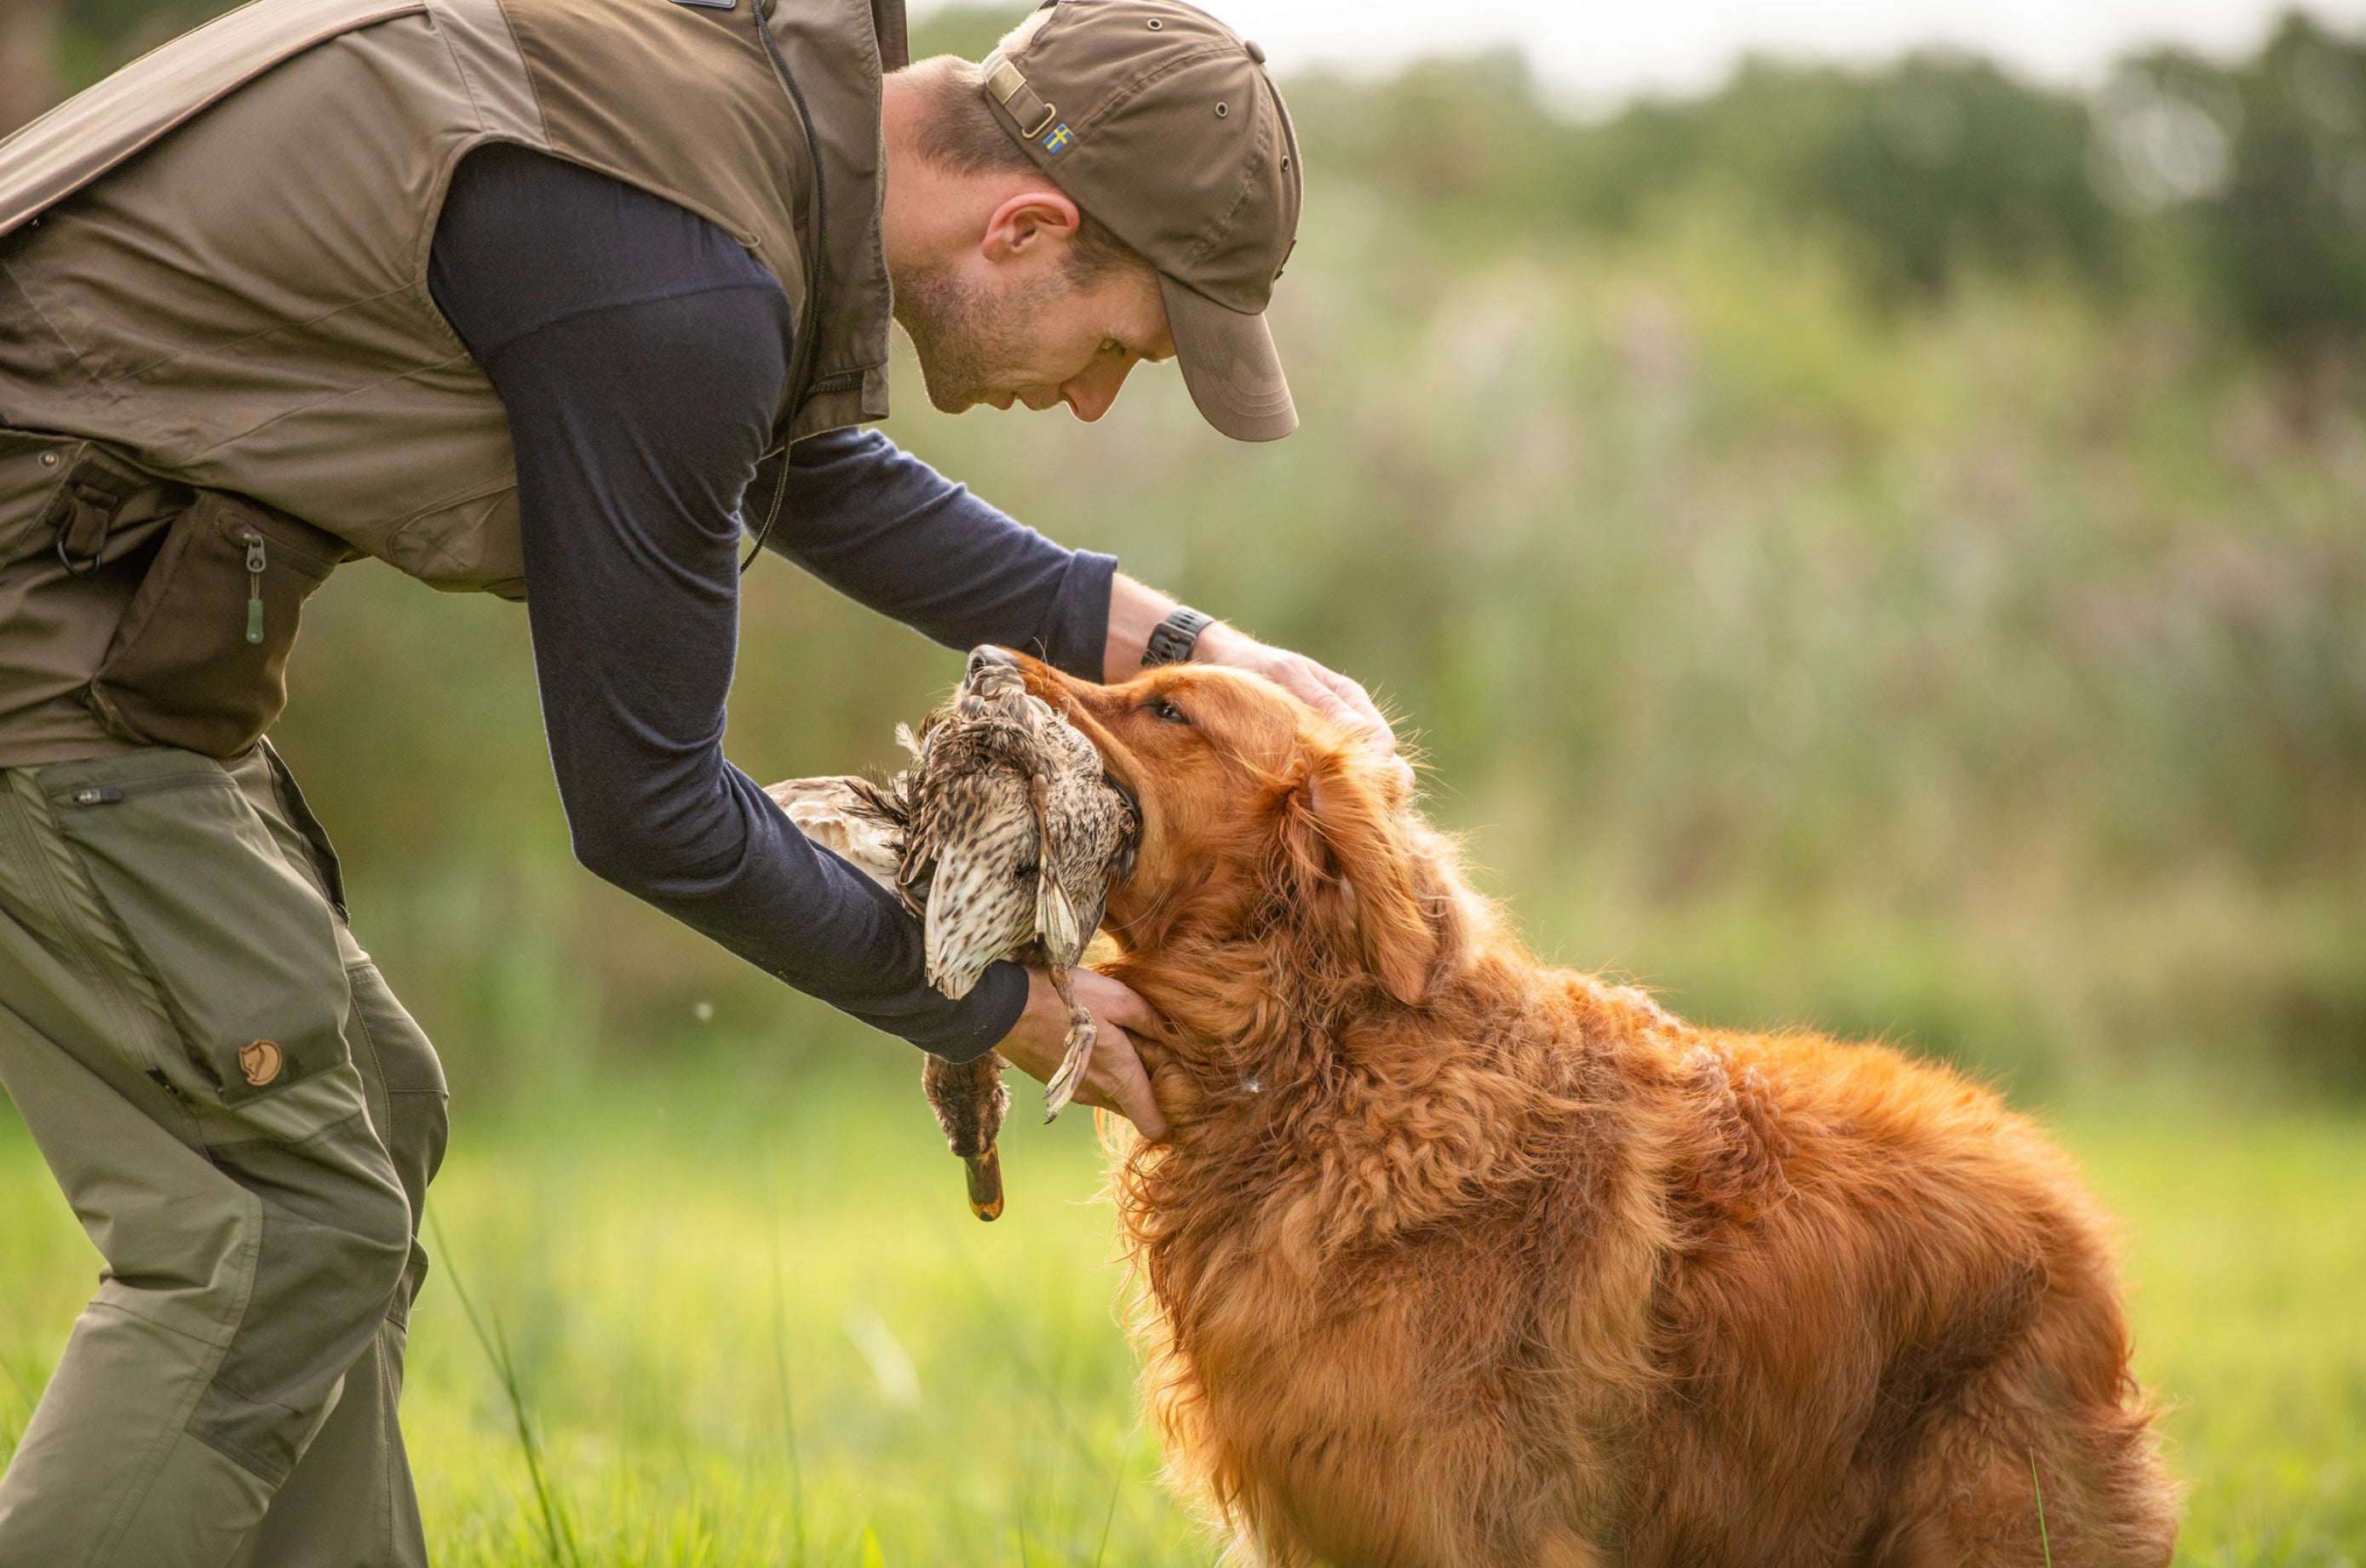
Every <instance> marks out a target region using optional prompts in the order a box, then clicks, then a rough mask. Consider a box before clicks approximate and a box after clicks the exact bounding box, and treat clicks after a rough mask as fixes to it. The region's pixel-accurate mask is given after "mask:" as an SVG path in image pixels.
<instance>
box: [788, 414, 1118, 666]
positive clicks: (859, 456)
mask: <svg viewBox="0 0 2366 1568" xmlns="http://www.w3.org/2000/svg"><path fill="white" fill-rule="evenodd" d="M779 461H780V459H779V458H777V457H775V458H772V459H770V460H768V461H767V462H766V463H765V465H764V467H763V468H762V470H761V471H760V472H759V473H758V475H757V476H756V482H755V483H754V484H753V485H751V486H749V491H748V501H747V512H748V516H747V518H746V522H747V525H748V526H749V527H750V528H760V527H761V526H762V525H763V521H764V519H763V512H764V510H765V509H766V508H767V507H769V506H770V505H771V504H772V495H773V491H774V488H775V481H776V479H777V478H778V474H779V470H778V468H776V467H775V465H776V464H777V463H778V462H779ZM788 461H789V482H788V488H787V490H786V491H785V492H784V493H783V502H782V505H781V514H780V517H779V519H778V521H777V522H776V524H775V525H774V526H773V528H772V532H771V533H770V534H769V535H767V536H765V544H766V547H768V548H771V549H773V550H776V551H778V552H779V553H780V554H782V555H783V556H786V557H787V558H789V559H791V560H793V561H794V562H796V563H797V565H799V566H801V567H803V568H805V570H807V571H809V572H811V573H813V574H814V575H815V576H816V577H818V578H820V579H821V580H822V581H825V582H827V583H828V584H829V585H830V586H831V587H833V588H835V589H837V590H838V591H839V592H841V593H843V594H845V595H847V596H848V597H849V598H851V599H852V600H854V601H855V602H857V603H858V604H866V605H868V606H870V607H871V608H872V609H874V610H877V611H878V612H879V613H880V614H882V615H892V616H894V617H895V618H896V620H899V621H901V622H903V623H904V624H905V625H906V626H910V627H911V628H912V629H913V630H915V631H917V632H919V633H920V634H921V635H923V636H925V637H932V638H934V639H935V640H937V641H938V642H941V643H943V644H944V645H945V646H946V647H948V648H957V649H963V650H967V649H972V648H975V647H976V646H978V645H979V644H980V643H989V642H990V643H995V644H997V645H998V646H1000V647H1003V648H1017V649H1025V650H1026V651H1027V652H1030V653H1032V654H1034V655H1035V656H1036V657H1038V658H1039V659H1042V660H1044V661H1045V662H1047V663H1051V664H1055V665H1057V666H1059V667H1060V668H1061V669H1063V670H1065V671H1068V672H1069V673H1070V674H1072V675H1080V676H1082V677H1084V678H1085V679H1086V680H1088V681H1098V680H1099V679H1101V649H1102V645H1103V643H1104V642H1105V641H1106V632H1107V627H1108V624H1109V613H1110V580H1111V579H1112V578H1113V577H1114V576H1115V574H1116V570H1117V561H1116V559H1115V558H1113V557H1110V556H1105V555H1096V554H1095V553H1093V552H1092V551H1090V550H1071V549H1067V548H1065V547H1062V546H1060V545H1055V544H1053V542H1052V541H1051V540H1049V539H1047V538H1045V537H1044V536H1042V535H1041V534H1039V533H1037V532H1035V530H1034V529H1032V528H1030V527H1027V526H1025V525H1022V524H1020V523H1019V522H1017V521H1015V520H1014V519H1012V518H1011V517H1009V516H1008V515H1007V514H1005V513H1002V512H1000V511H998V510H997V509H996V508H995V507H992V506H990V505H988V504H986V502H983V501H981V500H979V499H978V498H977V497H976V496H975V495H974V494H972V493H971V492H970V491H969V489H968V487H967V486H965V485H960V484H956V483H954V482H953V481H952V480H951V479H946V478H945V477H944V476H943V475H942V474H940V473H938V472H937V471H936V469H934V468H930V467H929V465H928V464H926V463H924V462H922V461H921V460H920V459H919V458H918V457H913V456H911V455H910V454H909V453H907V452H905V451H903V450H901V449H900V448H898V447H897V446H896V444H895V443H894V442H892V441H890V440H888V439H887V437H886V436H885V435H884V434H880V433H879V432H878V431H876V430H835V431H831V432H829V433H828V434H824V435H814V436H808V437H806V439H805V440H803V441H800V442H798V443H797V444H796V445H795V446H792V447H790V448H789V459H788Z"/></svg>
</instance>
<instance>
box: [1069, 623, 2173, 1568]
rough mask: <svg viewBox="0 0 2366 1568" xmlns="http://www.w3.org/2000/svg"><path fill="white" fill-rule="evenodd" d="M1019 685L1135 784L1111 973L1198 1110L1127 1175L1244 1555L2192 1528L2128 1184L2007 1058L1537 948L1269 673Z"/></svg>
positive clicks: (1172, 1348) (2105, 1546)
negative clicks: (2122, 1200) (1684, 1013)
mask: <svg viewBox="0 0 2366 1568" xmlns="http://www.w3.org/2000/svg"><path fill="white" fill-rule="evenodd" d="M1030 680H1031V683H1032V684H1033V685H1034V686H1035V689H1036V690H1038V691H1039V693H1041V694H1043V695H1045V696H1047V697H1049V698H1051V699H1053V701H1055V702H1057V703H1059V704H1060V705H1063V706H1064V707H1065V708H1066V709H1067V711H1068V712H1069V713H1070V714H1071V716H1073V717H1074V719H1075V720H1076V723H1077V724H1078V725H1079V726H1080V727H1081V728H1083V729H1084V730H1085V732H1086V733H1087V735H1088V736H1090V737H1091V739H1093V740H1094V742H1095V743H1096V744H1097V745H1098V746H1099V747H1100V749H1101V751H1102V753H1103V755H1104V756H1105V757H1106V758H1107V759H1108V762H1109V766H1110V773H1111V774H1112V775H1113V776H1114V777H1115V778H1116V779H1117V780H1118V782H1119V783H1120V784H1122V785H1123V786H1124V787H1126V788H1127V789H1129V790H1131V791H1132V793H1133V795H1135V797H1136V798H1137V799H1138V800H1139V802H1140V804H1141V806H1142V808H1143V815H1144V836H1143V842H1142V849H1141V854H1140V859H1139V863H1138V866H1137V869H1136V870H1135V872H1134V873H1133V874H1132V878H1131V879H1130V880H1129V881H1127V882H1126V883H1125V884H1124V885H1123V886H1121V887H1120V888H1119V889H1118V890H1117V892H1116V894H1115V896H1114V897H1112V898H1111V900H1110V918H1109V924H1108V928H1107V929H1108V930H1109V931H1110V933H1111V934H1112V935H1114V936H1115V938H1116V939H1117V940H1118V942H1120V944H1121V947H1122V949H1123V956H1122V958H1121V960H1119V961H1118V962H1116V963H1115V964H1112V965H1110V972H1111V973H1113V974H1115V975H1117V976H1119V977H1121V978H1122V979H1123V980H1125V981H1126V982H1127V983H1128V984H1129V985H1131V986H1132V987H1134V988H1135V989H1136V990H1137V991H1139V992H1140V993H1141V995H1142V996H1143V997H1144V998H1145V999H1146V1000H1148V1001H1149V1002H1150V1003H1151V1004H1152V1005H1153V1006H1155V1008H1156V1009H1157V1010H1159V1011H1160V1012H1161V1013H1163V1014H1164V1015H1165V1017H1166V1019H1168V1020H1170V1021H1172V1023H1173V1026H1174V1033H1173V1037H1172V1038H1171V1039H1169V1040H1167V1041H1165V1042H1144V1056H1145V1059H1146V1060H1147V1061H1149V1062H1150V1064H1151V1065H1152V1066H1153V1069H1154V1073H1155V1092H1156V1094H1157V1098H1158V1100H1159V1103H1160V1105H1161V1107H1162V1109H1163V1110H1164V1111H1165V1112H1166V1116H1167V1118H1168V1120H1169V1122H1171V1124H1172V1128H1173V1135H1172V1138H1171V1140H1170V1141H1168V1142H1166V1143H1163V1144H1160V1145H1155V1146H1154V1145H1140V1144H1135V1143H1132V1142H1130V1141H1129V1142H1128V1143H1127V1144H1126V1145H1123V1146H1122V1147H1121V1151H1120V1159H1119V1163H1118V1167H1117V1169H1116V1172H1115V1178H1114V1187H1115V1192H1116V1197H1117V1201H1118V1207H1119V1213H1120V1215H1121V1220H1122V1229H1123V1235H1124V1239H1125V1245H1126V1247H1127V1249H1128V1251H1129V1253H1130V1255H1131V1257H1132V1261H1133V1263H1134V1264H1135V1265H1136V1267H1137V1269H1138V1270H1139V1273H1140V1278H1141V1280H1142V1281H1143V1285H1144V1290H1143V1299H1142V1303H1141V1313H1140V1318H1139V1325H1138V1337H1139V1343H1140V1348H1141V1349H1142V1351H1143V1354H1144V1359H1145V1361H1146V1364H1147V1369H1148V1395H1149V1402H1150V1407H1151V1411H1152V1415H1153V1416H1154V1418H1155V1422H1156V1425H1157V1427H1158V1429H1159V1431H1160V1432H1161V1434H1162V1435H1163V1437H1164V1439H1165V1442H1166V1450H1167V1453H1168V1455H1169V1458H1170V1461H1171V1465H1172V1469H1173V1472H1174V1474H1175V1476H1176V1478H1177V1481H1178V1483H1180V1484H1181V1485H1182V1486H1184V1487H1185V1488H1186V1489H1188V1490H1189V1492H1190V1493H1192V1494H1193V1495H1197V1496H1198V1497H1200V1498H1201V1499H1203V1500H1204V1501H1205V1503H1206V1504H1207V1505H1208V1506H1210V1507H1211V1509H1212V1510H1213V1511H1214V1512H1215V1514H1216V1515H1217V1516H1218V1517H1220V1518H1221V1519H1222V1521H1223V1522H1224V1523H1225V1524H1226V1525H1227V1526H1228V1527H1229V1528H1230V1529H1231V1530H1232V1531H1233V1533H1234V1537H1235V1539H1236V1540H1237V1542H1238V1543H1239V1546H1240V1551H1241V1555H1242V1556H1243V1557H1245V1559H1247V1560H1249V1561H1253V1562H1263V1563H1267V1564H1271V1565H1273V1568H1297V1565H1301V1564H1312V1563H1315V1562H1327V1563H1332V1564H1336V1565H1339V1568H1365V1565H1376V1568H1377V1565H1382V1564H1387V1565H1399V1568H1463V1565H1478V1564H1493V1565H1502V1568H1515V1565H1516V1568H1577V1565H1580V1564H1594V1563H1617V1564H1625V1565H1628V1568H1645V1565H1660V1564H1665V1565H1669V1568H1676V1565H1684V1568H1706V1565H1710V1564H1734V1565H1748V1568H1781V1565H1786V1564H1802V1565H1804V1564H1827V1563H1830V1564H1843V1563H1845V1564H1896V1565H1899V1568H1905V1565H1910V1564H1911V1565H1923V1564H1930V1565H1933V1568H1935V1565H1939V1564H1973V1563H1978V1564H1989V1563H1994V1564H2031V1565H2036V1564H2040V1563H2042V1562H2045V1554H2046V1552H2047V1551H2049V1550H2050V1552H2051V1558H2052V1561H2053V1562H2054V1563H2056V1564H2058V1565H2060V1568H2081V1565H2095V1564H2128V1565H2142V1568H2157V1565H2159V1564H2163V1563H2166V1562H2168V1561H2169V1551H2170V1546H2171V1542H2172V1541H2173V1540H2174V1538H2175V1533H2176V1516H2175V1498H2174V1494H2173V1491H2172V1489H2171V1487H2170V1485H2169V1482H2168V1480H2167V1479H2166V1477H2165V1475H2164V1473H2163V1472H2162V1469H2161V1466H2160V1463H2159V1461H2158V1458H2157V1457H2156V1454H2155V1447H2154V1439H2153V1437H2152V1434H2151V1432H2150V1430H2149V1421H2150V1412H2149V1411H2148V1409H2147V1407H2146V1402H2145V1400H2144V1398H2143V1396H2142V1395H2141V1393H2139V1391H2138V1390H2137V1388H2136V1387H2135V1384H2134V1382H2132V1381H2131V1379H2130V1376H2129V1371H2128V1338H2127V1330H2126V1327H2125V1325H2124V1322H2123V1320H2122V1316H2121V1313H2120V1306H2119V1292H2118V1286H2117V1283H2116V1281H2115V1280H2114V1277H2113V1260H2112V1249H2111V1245H2110V1239H2109V1225H2108V1223H2107V1222H2106V1220H2105V1218H2104V1216H2103V1214H2102V1213H2101V1211H2100V1210H2099V1208H2098V1207H2097V1205H2096V1204H2095V1202H2094V1201H2093V1200H2092V1199H2091V1198H2090V1197H2089V1196H2088V1194H2087V1193H2086V1191H2085V1190H2084V1189H2083V1188H2082V1186H2081V1185H2080V1183H2079V1178H2078V1175H2077V1172H2076V1171H2075V1170H2074V1169H2073V1168H2072V1167H2071V1165H2070V1163H2069V1161H2068V1160H2067V1159H2066V1158H2065V1157H2064V1156H2062V1155H2061V1154H2060V1153H2059V1152H2058V1151H2056V1149H2055V1148H2054V1147H2053V1145H2051V1144H2050V1143H2049V1142H2048V1141H2047V1140H2046V1139H2045V1136H2044V1135H2043V1134H2040V1133H2039V1131H2038V1130H2037V1129H2036V1128H2035V1127H2034V1126H2033V1125H2032V1124H2031V1123H2030V1122H2027V1121H2026V1120H2024V1119H2022V1117H2020V1116H2017V1115H2015V1114H2013V1113H2012V1112H2011V1111H2007V1110H2006V1109H2005V1108H2004V1106H2003V1105H2002V1104H2001V1103H2000V1101H1999V1100H1998V1099H1997V1097H1996V1096H1995V1095H1994V1094H1992V1093H1990V1092H1989V1090H1987V1089H1983V1088H1980V1087H1979V1086H1977V1085H1976V1084H1974V1083H1971V1082H1969V1081H1967V1080H1966V1079H1965V1078H1963V1077H1959V1076H1957V1075H1956V1074H1955V1073H1952V1072H1950V1071H1948V1070H1946V1069H1944V1068H1943V1067H1939V1066H1931V1065H1928V1064H1924V1063H1918V1062H1914V1061H1910V1060H1909V1059H1907V1058H1906V1057H1904V1056H1901V1055H1898V1053H1896V1052H1894V1051H1890V1050H1886V1049H1882V1048H1880V1047H1876V1046H1864V1045H1849V1044H1843V1043H1838V1042H1835V1041H1831V1040H1827V1039H1824V1038H1821V1037H1820V1036H1817V1035H1813V1034H1807V1033H1786V1034H1774V1035H1768V1034H1744V1033H1732V1032H1722V1031H1717V1030H1708V1029H1700V1028H1696V1027H1694V1026H1692V1025H1690V1024H1687V1023H1685V1022H1684V1021H1681V1020H1679V1019H1677V1018H1674V1017H1673V1016H1671V1015H1670V1014H1669V1013H1667V1012H1666V1011H1664V1010H1662V1009H1661V1008H1660V1007H1658V1006H1657V1005H1655V1004H1654V1003H1653V1002H1652V1001H1651V998H1649V997H1647V996H1645V995H1643V994H1642V993H1640V992H1639V991H1636V990H1633V989H1629V988H1627V987H1618V986H1612V985H1607V984H1605V983H1604V982H1602V981H1600V980H1598V979H1596V978H1594V976H1588V975H1583V974H1577V973H1574V972H1572V971H1570V970H1566V969H1555V968H1549V967H1547V966H1545V965H1543V964H1539V963H1538V962H1537V960H1536V959H1535V957H1534V956H1533V955H1532V954H1531V953H1529V952H1528V950H1527V947H1526V946H1525V945H1524V944H1523V942H1521V941H1520V939H1519V937H1518V936H1517V935H1516V934H1515V933H1514V932H1513V931H1511V930H1510V929H1509V928H1508V927H1507V926H1506V925H1505V923H1504V920H1503V919H1502V918H1501V917H1500V916H1499V914H1498V912H1497V911H1496V910H1495V909H1494V908H1493V907H1491V906H1490V905H1489V904H1488V903H1487V902H1486V901H1485V900H1484V899H1482V898H1481V897H1478V896H1476V895H1475V894H1473V893H1472V892H1471V891H1470V888H1469V887H1468V886H1465V884H1464V882H1463V879H1462V876H1461V874H1460V873H1459V870H1458V868H1457V864H1456V857H1455V853H1454V851H1453V847H1452V846H1451V844H1449V843H1448V841H1447V840H1445V839H1443V838H1441V837H1440V836H1439V835H1437V833H1435V832H1433V831H1431V830H1430V829H1428V828H1427V827H1426V826H1425V825H1424V823H1423V822H1422V821H1421V819H1420V818H1418V817H1417V816H1416V815H1414V812H1413V811H1412V809H1411V807H1410V805H1409V803H1408V802H1407V800H1406V799H1405V798H1403V793H1402V788H1401V786H1400V785H1399V784H1397V782H1396V781H1395V779H1394V778H1393V777H1392V776H1391V773H1390V772H1389V771H1388V770H1387V769H1385V768H1384V767H1382V766H1380V765H1378V764H1376V763H1375V762H1373V761H1371V760H1369V758H1368V757H1366V756H1365V755H1364V754H1363V753H1362V752H1361V751H1359V750H1358V749H1357V748H1356V747H1355V746H1354V745H1353V744H1352V743H1351V742H1350V741H1349V739H1347V738H1346V737H1345V736H1343V735H1342V734H1341V733H1339V732H1338V731H1336V730H1335V729H1333V728H1330V727H1328V726H1327V725H1326V724H1325V723H1324V721H1323V720H1321V719H1320V718H1319V717H1318V716H1316V715H1315V714H1314V713H1313V711H1312V710H1311V709H1309V708H1307V707H1305V706H1303V705H1301V704H1300V703H1298V702H1297V701H1296V700H1295V699H1293V698H1291V697H1290V696H1288V695H1286V694H1283V693H1282V692H1281V691H1280V690H1279V688H1276V687H1274V686H1272V685H1270V684H1268V683H1267V682H1262V681H1259V680H1257V679H1256V678H1254V677H1251V676H1246V675H1242V674H1238V673H1234V672H1232V671H1222V670H1213V669H1207V668H1202V667H1196V666H1180V667H1174V668H1170V669H1167V670H1163V671H1154V672H1151V673H1148V674H1145V675H1144V676H1142V677H1141V678H1140V679H1138V680H1135V681H1132V682H1128V683H1127V684H1124V685H1121V686H1115V687H1102V686H1095V685H1090V684H1087V683H1085V682H1076V681H1074V680H1071V679H1068V678H1066V677H1064V676H1060V675H1058V674H1056V673H1055V672H1053V671H1049V670H1047V669H1044V668H1042V667H1041V666H1034V665H1031V666H1030ZM2040 1487H2042V1488H2043V1498H2044V1508H2045V1544H2044V1545H2041V1540H2040V1531H2039V1523H2038V1503H2039V1488H2040Z"/></svg>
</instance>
